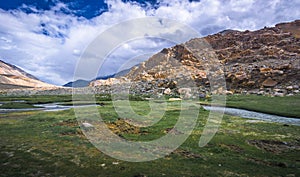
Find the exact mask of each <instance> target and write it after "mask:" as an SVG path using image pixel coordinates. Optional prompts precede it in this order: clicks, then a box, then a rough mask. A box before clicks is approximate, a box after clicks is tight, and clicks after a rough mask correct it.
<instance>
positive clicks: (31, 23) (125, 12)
mask: <svg viewBox="0 0 300 177" xmlns="http://www.w3.org/2000/svg"><path fill="white" fill-rule="evenodd" d="M107 4H108V7H109V8H108V11H107V12H104V13H102V14H101V15H99V16H97V17H94V18H93V19H90V20H88V19H85V18H82V17H77V16H74V15H70V14H72V13H70V14H69V15H67V14H64V13H62V12H61V9H63V10H64V11H69V12H71V10H70V9H68V7H67V5H66V4H63V3H58V4H57V5H56V6H55V7H53V8H52V9H50V10H46V11H43V10H38V9H35V8H34V7H28V6H25V5H23V7H21V8H20V9H16V10H10V11H5V10H2V9H0V58H1V59H4V60H5V61H7V62H9V63H12V64H16V65H18V66H20V67H22V68H23V69H25V70H26V71H28V72H29V73H31V74H33V75H35V76H37V77H38V78H40V79H41V80H44V81H46V82H50V83H54V84H59V85H61V84H64V83H66V82H68V81H70V80H72V78H73V73H74V68H75V66H76V64H77V61H78V60H79V56H80V55H81V54H82V52H83V51H84V49H85V48H86V47H87V45H88V44H89V43H90V42H91V41H93V39H94V38H95V37H96V36H97V35H98V34H100V33H101V32H103V31H104V30H105V29H108V28H109V27H111V26H113V25H115V24H118V23H119V22H122V21H124V20H128V19H134V18H141V17H146V16H156V17H164V18H169V19H173V20H178V21H179V22H181V23H185V24H187V25H190V26H191V27H193V28H195V29H196V30H197V31H199V32H200V33H201V34H202V35H207V34H211V33H215V32H218V31H221V30H224V29H229V28H231V29H239V30H246V29H250V30H255V29H259V28H262V27H264V26H272V25H274V24H276V23H278V22H282V21H292V20H295V19H300V11H299V9H300V2H299V1H298V0H289V1H286V0H264V1H261V0H225V1H222V0H201V1H197V2H195V1H194V2H189V1H188V0H161V1H160V4H159V7H157V8H153V7H151V6H150V5H148V6H147V7H141V6H140V5H139V4H138V3H130V2H127V3H125V2H122V1H121V0H107ZM26 8H30V9H31V11H32V12H34V13H31V14H27V13H25V12H24V11H23V10H21V9H26ZM141 28H142V27H141ZM175 32H176V31H172V30H171V31H170V35H172V33H175ZM119 35H122V34H119ZM114 37H116V36H114ZM164 46H170V43H169V42H166V41H161V40H153V39H150V38H147V39H144V40H136V41H131V42H129V43H127V44H123V45H121V46H120V47H119V48H118V49H116V50H115V53H114V54H112V55H111V56H110V57H109V58H108V59H107V65H106V67H105V68H106V69H105V70H104V71H103V73H110V72H113V70H115V69H118V67H119V65H120V64H121V63H122V62H126V61H127V59H129V58H132V57H134V56H139V55H143V54H144V53H151V52H153V51H158V50H160V48H162V47H164ZM139 60H140V59H139ZM118 64H119V65H118Z"/></svg>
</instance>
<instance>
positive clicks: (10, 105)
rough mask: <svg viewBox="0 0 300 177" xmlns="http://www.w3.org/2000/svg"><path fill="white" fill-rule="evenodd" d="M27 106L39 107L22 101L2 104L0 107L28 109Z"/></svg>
mask: <svg viewBox="0 0 300 177" xmlns="http://www.w3.org/2000/svg"><path fill="white" fill-rule="evenodd" d="M26 108H39V107H38V106H34V105H31V104H28V103H22V102H8V103H4V104H3V105H1V106H0V109H26Z"/></svg>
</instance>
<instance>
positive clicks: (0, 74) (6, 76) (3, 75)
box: [0, 60, 55, 89]
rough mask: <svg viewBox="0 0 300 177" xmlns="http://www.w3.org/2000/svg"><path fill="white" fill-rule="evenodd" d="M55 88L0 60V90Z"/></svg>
mask: <svg viewBox="0 0 300 177" xmlns="http://www.w3.org/2000/svg"><path fill="white" fill-rule="evenodd" d="M34 87H55V86H54V85H51V84H47V83H45V82H42V81H40V80H38V79H37V78H36V77H34V76H33V75H31V74H29V73H27V72H25V71H23V70H22V69H20V68H18V67H16V66H14V65H12V64H9V63H6V62H4V61H2V60H0V89H12V88H34Z"/></svg>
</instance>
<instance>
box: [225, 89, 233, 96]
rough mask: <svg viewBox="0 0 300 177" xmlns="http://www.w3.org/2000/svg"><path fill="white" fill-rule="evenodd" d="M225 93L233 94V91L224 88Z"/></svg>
mask: <svg viewBox="0 0 300 177" xmlns="http://www.w3.org/2000/svg"><path fill="white" fill-rule="evenodd" d="M225 93H226V95H233V92H232V91H230V90H229V91H228V90H226V92H225Z"/></svg>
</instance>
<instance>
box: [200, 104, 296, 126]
mask: <svg viewBox="0 0 300 177" xmlns="http://www.w3.org/2000/svg"><path fill="white" fill-rule="evenodd" d="M203 108H204V109H205V110H208V111H216V112H222V111H223V110H224V113H225V114H228V115H233V116H239V117H243V118H250V119H256V120H261V121H269V122H278V123H284V124H292V125H297V126H300V119H299V118H292V117H284V116H277V115H272V114H266V113H260V112H255V111H248V110H244V109H238V108H228V107H226V108H225V109H224V108H223V107H218V106H203Z"/></svg>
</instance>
